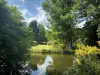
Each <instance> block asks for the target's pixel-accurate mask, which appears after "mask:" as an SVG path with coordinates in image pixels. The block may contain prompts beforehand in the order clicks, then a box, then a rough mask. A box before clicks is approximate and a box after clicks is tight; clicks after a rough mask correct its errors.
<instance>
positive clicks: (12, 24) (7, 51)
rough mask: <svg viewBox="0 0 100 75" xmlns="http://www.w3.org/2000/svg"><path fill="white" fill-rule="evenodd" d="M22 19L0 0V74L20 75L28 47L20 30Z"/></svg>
mask: <svg viewBox="0 0 100 75" xmlns="http://www.w3.org/2000/svg"><path fill="white" fill-rule="evenodd" d="M22 20H23V17H22V16H21V13H20V12H19V11H18V9H17V8H16V7H13V6H8V4H7V2H6V1H5V0H0V74H1V75H21V73H20V70H22V67H21V65H22V64H23V63H24V62H25V60H26V56H27V52H28V47H27V43H26V42H25V41H26V40H27V37H26V35H25V32H24V31H23V30H22V29H21V27H22V26H23V25H24V23H22Z"/></svg>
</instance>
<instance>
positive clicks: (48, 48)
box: [30, 45, 73, 54]
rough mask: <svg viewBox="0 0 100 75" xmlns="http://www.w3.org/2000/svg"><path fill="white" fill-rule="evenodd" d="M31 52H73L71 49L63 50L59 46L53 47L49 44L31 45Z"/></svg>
mask: <svg viewBox="0 0 100 75" xmlns="http://www.w3.org/2000/svg"><path fill="white" fill-rule="evenodd" d="M30 50H31V53H66V54H70V53H73V51H71V50H63V49H61V48H59V47H54V46H51V45H37V46H32V47H31V49H30Z"/></svg>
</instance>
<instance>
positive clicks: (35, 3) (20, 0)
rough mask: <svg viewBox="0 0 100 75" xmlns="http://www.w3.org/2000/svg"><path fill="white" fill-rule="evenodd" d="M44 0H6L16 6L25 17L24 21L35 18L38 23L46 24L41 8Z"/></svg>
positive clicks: (28, 21)
mask: <svg viewBox="0 0 100 75" xmlns="http://www.w3.org/2000/svg"><path fill="white" fill-rule="evenodd" d="M44 1H45V0H7V2H8V4H9V5H10V6H16V7H17V8H18V10H19V11H20V12H21V13H22V16H23V17H24V18H25V20H24V21H26V22H27V23H30V22H31V21H32V20H37V21H38V23H41V24H43V25H45V24H46V22H47V19H46V16H45V11H44V10H43V9H42V6H41V4H42V2H44Z"/></svg>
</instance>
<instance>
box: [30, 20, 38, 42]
mask: <svg viewBox="0 0 100 75" xmlns="http://www.w3.org/2000/svg"><path fill="white" fill-rule="evenodd" d="M29 26H30V27H31V28H33V32H34V35H33V36H34V38H33V39H34V41H37V40H38V37H39V28H38V26H37V21H36V20H34V21H31V23H30V25H29Z"/></svg>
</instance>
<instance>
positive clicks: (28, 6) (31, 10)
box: [7, 0, 86, 28]
mask: <svg viewBox="0 0 100 75" xmlns="http://www.w3.org/2000/svg"><path fill="white" fill-rule="evenodd" d="M7 1H8V4H9V5H10V6H16V7H17V8H18V9H19V11H20V12H21V13H22V16H23V17H24V18H25V20H24V21H25V22H27V23H30V22H31V21H32V20H37V22H38V23H40V24H42V25H44V26H45V27H46V24H47V18H46V16H45V11H44V10H43V8H42V6H41V4H42V2H44V1H45V0H7ZM85 23H86V20H84V21H82V22H81V23H79V24H77V25H76V26H78V27H80V28H82V27H83V26H84V24H85Z"/></svg>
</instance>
